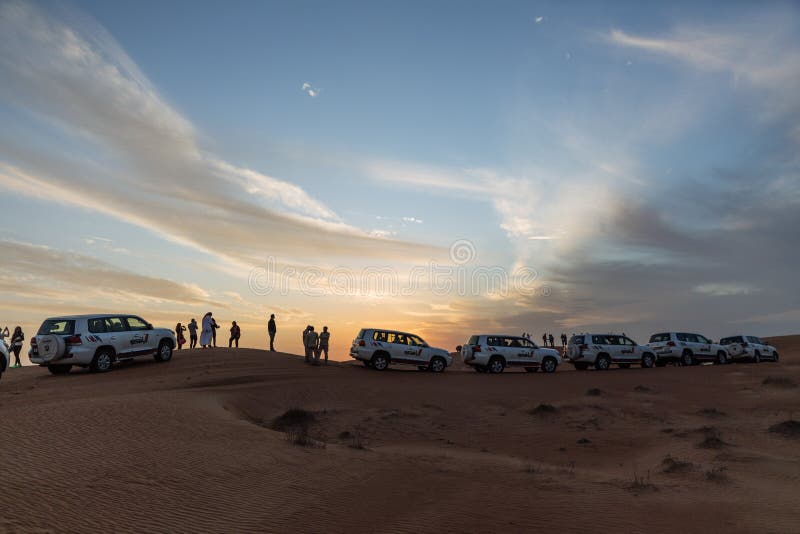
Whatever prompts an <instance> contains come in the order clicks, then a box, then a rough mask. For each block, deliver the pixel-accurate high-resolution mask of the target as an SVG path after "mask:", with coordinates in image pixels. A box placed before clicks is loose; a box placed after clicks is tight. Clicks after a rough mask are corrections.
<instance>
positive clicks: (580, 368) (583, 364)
mask: <svg viewBox="0 0 800 534" xmlns="http://www.w3.org/2000/svg"><path fill="white" fill-rule="evenodd" d="M572 365H574V366H575V370H576V371H585V370H586V369H588V368H589V364H588V363H586V362H579V363H573V364H572Z"/></svg>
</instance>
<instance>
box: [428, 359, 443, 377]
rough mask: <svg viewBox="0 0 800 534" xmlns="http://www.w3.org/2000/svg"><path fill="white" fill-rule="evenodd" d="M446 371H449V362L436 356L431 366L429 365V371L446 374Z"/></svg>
mask: <svg viewBox="0 0 800 534" xmlns="http://www.w3.org/2000/svg"><path fill="white" fill-rule="evenodd" d="M445 369H447V362H446V361H444V358H442V357H439V356H434V357H433V359H431V363H430V365H428V370H429V371H430V372H432V373H444V370H445Z"/></svg>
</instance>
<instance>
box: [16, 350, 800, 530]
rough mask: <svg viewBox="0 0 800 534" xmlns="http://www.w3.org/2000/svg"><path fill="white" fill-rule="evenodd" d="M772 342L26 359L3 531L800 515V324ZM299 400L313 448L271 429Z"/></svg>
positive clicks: (681, 521)
mask: <svg viewBox="0 0 800 534" xmlns="http://www.w3.org/2000/svg"><path fill="white" fill-rule="evenodd" d="M775 342H776V343H779V345H778V346H779V348H780V349H781V350H782V352H783V355H782V358H783V360H782V362H781V363H779V364H767V363H762V364H759V365H754V364H749V365H748V364H740V365H731V366H725V367H715V366H701V367H694V368H678V367H668V368H663V369H645V370H642V369H630V370H612V371H609V372H605V373H598V372H594V371H587V372H575V371H571V372H557V373H556V374H554V375H542V374H539V373H537V374H526V373H508V374H503V375H499V376H490V375H482V374H478V373H474V372H471V371H466V370H465V371H455V372H454V371H453V370H451V371H450V372H448V373H445V374H444V375H433V374H429V373H423V372H418V371H416V370H413V371H405V370H390V371H387V372H384V373H378V372H375V371H372V370H368V369H366V368H364V367H362V366H360V365H355V364H342V365H330V366H328V367H320V368H311V367H308V366H306V365H304V364H303V363H302V360H301V359H300V358H298V357H294V356H290V355H284V354H270V353H266V352H264V351H256V350H246V349H240V350H238V351H231V350H228V349H214V350H208V351H191V352H189V351H183V352H181V353H176V356H175V359H174V360H173V361H172V362H170V363H169V364H156V363H151V362H142V363H137V364H134V365H129V366H126V367H123V368H120V369H116V370H115V371H114V372H112V373H109V374H106V375H95V374H91V373H87V372H81V371H79V372H76V373H73V374H71V375H69V376H64V377H56V376H51V375H50V374H49V373H47V372H46V371H45V370H43V369H38V368H25V369H14V370H10V371H9V372H8V373H7V374H6V375H4V376H3V379H2V380H1V381H0V410H1V413H2V415H0V424H1V425H2V432H0V490H1V491H2V494H3V498H4V499H3V502H4V504H3V506H2V508H0V531H11V532H15V531H26V532H27V531H39V532H42V531H43V532H47V531H82V532H86V531H112V530H113V531H119V532H123V531H134V530H139V531H141V530H148V531H160V532H174V531H183V532H196V531H228V532H231V531H237V532H238V531H272V532H275V531H316V532H323V531H325V532H346V531H350V532H352V531H363V532H404V531H415V532H442V531H448V532H450V531H452V532H498V531H506V532H515V531H523V530H528V529H534V528H535V529H546V530H549V531H556V530H557V531H573V532H598V531H604V530H605V531H608V530H625V531H630V532H645V531H647V532H670V531H672V532H674V531H703V530H705V531H723V530H724V531H727V532H736V531H765V530H769V531H778V532H789V531H797V530H798V528H800V506H798V505H800V495H799V494H798V492H797V488H798V487H800V455H798V453H797V451H798V445H799V444H800V440H798V439H791V438H787V437H783V436H781V435H777V434H774V433H770V432H768V431H767V429H768V427H769V426H770V425H772V424H774V423H778V422H781V421H784V420H786V419H789V418H790V414H791V413H794V414H795V418H800V415H798V414H800V395H798V393H800V388H797V387H795V388H791V387H780V386H774V385H763V384H762V381H763V379H764V378H766V377H768V376H778V377H789V378H791V379H792V380H793V381H794V382H795V383H800V357H798V355H799V354H800V352H799V350H800V337H792V338H781V339H780V340H775ZM784 347H785V348H784ZM595 387H596V388H599V389H600V390H601V392H600V394H599V395H587V394H586V393H587V390H588V389H590V388H595ZM543 403H544V404H548V405H551V406H552V407H553V411H548V410H546V409H544V408H539V409H538V410H537V407H539V405H540V404H543ZM290 408H301V409H303V410H305V411H307V412H309V413H311V414H312V415H311V417H313V421H312V422H310V423H308V427H307V428H308V436H309V438H308V445H310V446H303V445H297V444H294V443H292V442H291V439H290V438H292V439H294V438H298V436H299V437H302V435H303V434H302V432H301V431H299V430H298V428H299V427H296V426H295V427H292V426H291V425H289V426H288V427H285V428H284V430H285V431H286V432H279V431H275V430H272V429H271V428H270V427H271V426H272V425H273V421H274V420H275V418H276V417H279V416H281V415H282V414H283V413H284V412H286V410H288V409H290ZM287 436H290V438H289V437H287ZM584 440H585V441H584ZM667 456H671V457H672V458H674V459H676V460H679V462H678V463H673V464H664V463H663V462H664V459H665V457H667ZM680 462H687V464H686V465H683V464H681V463H680ZM665 466H666V467H667V468H668V471H670V472H664V469H665ZM713 469H718V471H716V473H718V474H719V473H721V477H714V476H713V475H712V480H709V479H708V473H711V472H712V470H713ZM634 474H636V476H637V477H638V478H640V480H639V483H638V484H637V483H635V481H634ZM714 478H720V480H713V479H714Z"/></svg>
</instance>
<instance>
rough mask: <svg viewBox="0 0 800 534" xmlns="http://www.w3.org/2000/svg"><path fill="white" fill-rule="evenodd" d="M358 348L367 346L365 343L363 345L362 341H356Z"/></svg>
mask: <svg viewBox="0 0 800 534" xmlns="http://www.w3.org/2000/svg"><path fill="white" fill-rule="evenodd" d="M358 346H359V347H366V346H367V344H366V343H364V340H363V339H359V340H358Z"/></svg>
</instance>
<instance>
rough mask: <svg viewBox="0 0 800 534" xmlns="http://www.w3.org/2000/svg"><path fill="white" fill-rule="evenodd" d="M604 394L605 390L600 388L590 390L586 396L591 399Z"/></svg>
mask: <svg viewBox="0 0 800 534" xmlns="http://www.w3.org/2000/svg"><path fill="white" fill-rule="evenodd" d="M602 394H603V390H602V389H600V388H590V389H587V390H586V395H588V396H589V397H599V396H600V395H602Z"/></svg>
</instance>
